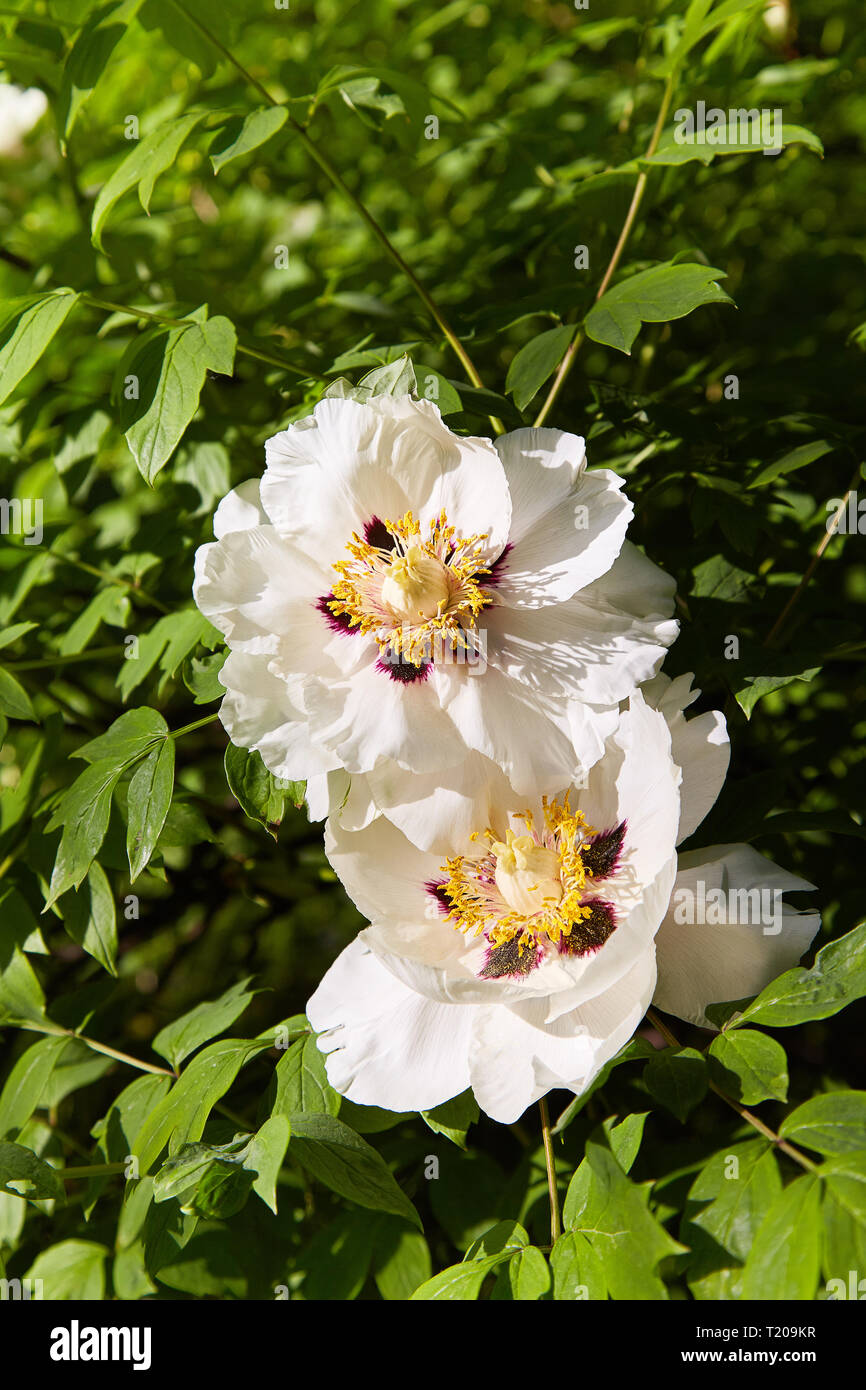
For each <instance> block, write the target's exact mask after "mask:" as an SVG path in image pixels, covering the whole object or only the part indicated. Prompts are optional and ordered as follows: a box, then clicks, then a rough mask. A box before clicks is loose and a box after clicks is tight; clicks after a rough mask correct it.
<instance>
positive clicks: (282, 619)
mask: <svg viewBox="0 0 866 1390" xmlns="http://www.w3.org/2000/svg"><path fill="white" fill-rule="evenodd" d="M327 592H328V582H327V580H326V578H325V576H324V575H323V573H322V571H321V570H320V568H319V567H318V566H317V565H315V564H314V563H313V562H312V561H310V560H309V559H307V558H306V557H304V556H302V555H299V554H298V552H297V551H295V550H293V549H291V548H290V547H289V546H287V545H286V544H285V542H284V541H283V540H282V539H281V538H280V536H279V535H278V534H277V532H276V531H275V530H274V528H273V527H272V526H253V527H250V528H249V529H247V530H244V531H229V532H228V533H227V534H225V535H224V536H223V538H222V540H219V541H215V542H214V544H213V545H203V546H201V547H200V548H199V550H198V551H197V552H196V557H195V583H194V585H193V597H194V598H195V601H196V603H197V604H198V606H199V608H200V609H201V611H202V613H204V615H205V617H206V618H209V619H210V621H211V622H212V623H213V624H214V626H215V627H218V628H219V630H220V632H222V633H223V634H224V635H225V638H226V641H227V642H228V643H229V645H230V646H231V647H233V648H235V649H237V650H242V651H249V652H260V653H269V654H273V653H275V652H276V651H277V649H278V647H279V645H280V639H281V638H284V637H286V636H289V635H290V634H294V632H295V631H296V630H297V626H298V623H299V622H302V621H304V618H305V616H306V615H308V614H309V615H310V616H311V618H312V617H313V616H314V617H315V620H316V623H317V625H318V628H319V630H320V633H321V636H320V641H319V645H320V646H323V645H325V644H326V643H327V642H328V639H329V636H331V637H333V636H338V635H339V636H340V638H341V640H342V641H343V644H344V645H347V644H348V643H349V641H350V640H351V639H350V638H348V637H343V634H334V633H330V632H329V629H328V625H327V621H326V619H325V617H324V616H323V615H322V614H321V613H318V612H317V610H316V609H315V603H316V600H317V599H318V598H319V597H320V596H321V595H322V594H323V593H327Z"/></svg>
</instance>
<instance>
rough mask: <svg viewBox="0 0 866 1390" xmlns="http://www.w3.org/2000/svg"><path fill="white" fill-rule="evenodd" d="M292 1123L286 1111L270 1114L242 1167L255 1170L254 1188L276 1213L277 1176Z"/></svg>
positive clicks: (252, 1142)
mask: <svg viewBox="0 0 866 1390" xmlns="http://www.w3.org/2000/svg"><path fill="white" fill-rule="evenodd" d="M291 1134H292V1127H291V1124H290V1123H289V1120H288V1118H287V1116H285V1115H271V1117H270V1119H269V1120H265V1122H264V1124H263V1125H262V1126H261V1128H260V1129H259V1131H258V1133H257V1134H255V1135H254V1136H253V1138H252V1139H251V1141H250V1145H249V1149H248V1151H247V1155H246V1157H245V1159H244V1167H245V1168H247V1169H249V1170H250V1171H251V1172H253V1173H255V1175H256V1176H255V1179H254V1181H253V1191H254V1192H255V1193H257V1194H258V1196H259V1197H261V1199H262V1201H263V1202H264V1204H265V1206H266V1207H270V1209H271V1211H272V1212H273V1213H274V1215H276V1211H277V1178H278V1177H279V1173H280V1169H281V1168H282V1166H283V1160H284V1158H285V1156H286V1149H287V1148H288V1147H289V1139H290V1138H291Z"/></svg>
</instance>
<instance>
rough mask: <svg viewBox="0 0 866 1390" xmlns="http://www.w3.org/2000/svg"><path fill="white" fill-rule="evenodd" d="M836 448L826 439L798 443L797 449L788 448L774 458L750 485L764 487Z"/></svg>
mask: <svg viewBox="0 0 866 1390" xmlns="http://www.w3.org/2000/svg"><path fill="white" fill-rule="evenodd" d="M834 448H835V445H834V444H828V443H827V440H826V439H813V440H811V441H810V442H809V443H808V444H798V445H797V447H796V449H786V450H785V452H784V454H782V455H781V457H780V458H777V459H774V460H773V462H772V463H768V464H767V465H766V467H765V468H762V469H761V471H760V472H759V473H758V474H757V475H756V476H755V477H754V478H753V479H752V481H751V482H750V483H749V487H750V488H751V487H762V486H763V485H764V483H771V482H773V480H774V479H775V478H781V477H783V476H785V475H787V474H788V473H794V472H796V470H797V469H798V468H805V467H806V466H807V464H810V463H814V462H815V461H816V459H820V458H823V457H824V455H825V454H830V453H832V452H833V449H834Z"/></svg>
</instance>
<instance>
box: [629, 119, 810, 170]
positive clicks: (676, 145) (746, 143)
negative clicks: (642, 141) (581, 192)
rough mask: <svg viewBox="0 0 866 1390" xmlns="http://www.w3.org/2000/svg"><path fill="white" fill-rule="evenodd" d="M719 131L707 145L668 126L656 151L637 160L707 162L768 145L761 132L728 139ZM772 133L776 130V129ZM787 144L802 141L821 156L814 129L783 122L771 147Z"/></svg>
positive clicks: (755, 151)
mask: <svg viewBox="0 0 866 1390" xmlns="http://www.w3.org/2000/svg"><path fill="white" fill-rule="evenodd" d="M743 109H745V108H743ZM709 133H712V132H704V136H705V137H706V135H707V134H709ZM720 133H724V134H725V139H724V140H720V141H718V143H715V144H712V145H709V144H706V143H702V142H701V141H699V139H698V136H697V134H694V135H692V136H691V137H684V138H683V139H682V141H677V140H676V138H675V136H674V130H673V128H671V129H670V130H668V131H666V132H665V134H664V135H663V136H662V138H661V140H660V141H659V148H658V149H657V150H656V152H655V154H653V155H649V156H646V155H645V156H643V157H642V158H641V161H640V162H641V164H645V165H650V166H652V165H657V164H665V165H671V164H688V163H689V161H690V160H699V161H700V163H701V164H710V163H712V161H713V160H714V159H715V158H716V156H717V155H725V154H763V152H764V150H765V149H766V148H767V145H766V144H765V143H764V142H763V140H762V138H761V136H760V133H759V134H758V135H757V137H756V138H755V139H752V138H751V135H749V137H748V138H747V139H745V140H740V139H738V138H737V137H738V135H739V130H737V131H736V132H732V134H733V136H734V138H733V139H731V140H728V139H727V131H723V132H720ZM773 133H774V134H775V131H774V132H773ZM788 145H805V146H806V148H807V149H810V150H812V151H813V152H814V153H815V154H817V155H820V156H822V157H823V154H824V146H823V145H822V143H821V141H820V140H819V139H818V136H817V135H816V134H815V133H814V131H811V130H807V129H806V128H805V126H801V125H783V126H782V128H781V130H780V132H779V143H778V145H775V144H774V145H772V147H771V148H773V149H780V150H783V149H785V148H786V147H787V146H788Z"/></svg>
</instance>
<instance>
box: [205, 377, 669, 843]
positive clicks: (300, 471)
mask: <svg viewBox="0 0 866 1390" xmlns="http://www.w3.org/2000/svg"><path fill="white" fill-rule="evenodd" d="M266 458H267V468H266V471H265V475H264V477H263V479H262V480H261V484H259V483H257V482H255V481H253V482H249V483H245V484H243V485H242V486H241V487H240V488H238V489H236V490H235V491H234V492H232V493H230V494H229V495H228V497H226V498H225V499H224V500H223V502H222V503H221V504H220V506H219V508H218V510H217V514H216V516H215V518H214V532H215V534H216V536H217V541H216V542H215V543H214V544H211V545H206V546H203V547H202V548H201V549H200V550H199V552H198V555H197V557H196V581H195V588H194V593H195V598H196V602H197V603H198V605H199V607H200V608H201V610H202V612H203V613H205V614H206V615H207V617H208V618H210V619H211V621H212V622H213V623H214V624H215V625H216V626H217V627H218V628H219V629H220V630H221V631H222V632H223V633H224V634H225V637H226V640H227V642H228V645H229V647H230V649H231V652H230V655H229V658H228V660H227V661H226V664H225V666H224V667H223V669H222V672H221V677H220V678H221V680H222V682H223V684H224V685H225V686H226V689H227V692H228V693H227V695H226V697H225V699H224V701H223V704H222V709H221V718H222V720H223V723H224V724H225V727H226V729H227V730H228V733H229V736H230V737H231V739H232V741H233V742H235V743H237V744H240V745H241V746H244V747H248V748H256V749H258V751H259V752H260V753H261V755H262V758H263V760H264V762H265V764H266V765H267V766H268V767H269V768H270V769H271V771H272V772H273V773H275V774H276V775H277V776H280V777H285V778H288V779H290V780H293V781H297V780H305V779H307V780H309V781H310V783H311V785H310V800H311V805H312V806H313V807H314V809H315V810H316V811H318V812H319V813H321V814H324V812H325V811H326V810H327V809H328V807H329V806H334V805H339V804H340V803H341V802H342V800H343V798H344V797H345V795H346V794H347V791H349V788H348V784H347V782H346V779H345V777H344V776H338V777H336V778H334V777H331V778H330V779H328V778H327V774H329V773H330V774H334V773H339V772H341V771H345V772H347V773H349V774H351V775H352V776H353V778H354V777H355V776H357V775H359V774H371V777H370V781H369V784H364V785H362V786H361V787H360V788H358V789H356V797H357V801H358V823H359V824H362V823H364V821H365V820H369V818H370V816H371V815H372V814H373V812H374V811H375V810H376V809H377V806H378V805H379V804H380V803H379V801H378V800H377V798H379V797H381V808H382V809H385V810H388V813H389V814H390V813H391V812H390V809H389V807H392V806H393V807H395V808H396V810H395V815H396V816H397V817H398V819H399V816H400V807H401V806H404V805H405V804H407V803H408V804H410V805H411V804H412V803H413V802H414V801H415V800H417V797H418V794H419V793H418V787H417V786H415V785H410V784H411V782H412V778H411V777H410V778H407V777H406V776H405V774H407V773H409V774H412V777H414V776H417V775H421V776H424V775H430V777H431V778H432V779H433V780H434V781H435V782H436V783H437V784H438V783H439V782H440V781H442V780H444V782H446V783H447V782H448V781H449V779H450V780H451V781H456V782H458V783H459V782H460V781H461V779H464V778H465V776H466V771H465V769H466V762H467V759H468V758H469V757H470V755H471V754H473V753H475V754H478V755H481V756H482V757H484V758H487V759H489V760H490V761H491V762H492V763H494V764H496V766H497V767H499V768H502V769H503V770H504V771H505V772H506V773H507V775H508V777H509V778H510V780H511V783H512V784H513V786H514V787H515V789H516V790H517V791H518V792H519V793H520V794H521V795H532V794H537V793H539V792H542V791H547V790H551V789H556V788H557V787H559V786H561V785H562V784H563V782H565V783H567V782H568V781H569V780H570V779H571V778H572V777H577V776H578V775H579V771H580V769H581V768H585V767H588V766H590V765H591V764H592V763H593V762H594V761H595V760H596V759H597V758H598V757H599V756H600V754H601V751H602V748H603V745H604V739H605V737H606V735H607V733H608V732H609V731H610V728H611V727H612V726H613V723H614V722H615V707H616V706H617V704H618V702H619V701H621V700H623V699H625V698H627V697H628V695H629V694H630V693H631V691H632V690H633V689H634V688H635V687H636V686H637V685H638V684H639V683H640V682H641V681H643V680H647V679H649V678H651V677H652V676H653V675H654V674H655V672H656V671H657V670H658V667H659V664H660V662H661V660H662V658H663V656H664V652H665V648H666V647H667V646H668V645H669V644H670V642H672V641H673V639H674V637H675V635H676V630H677V625H676V623H675V622H674V621H672V620H671V619H670V613H671V611H672V606H673V589H674V585H673V581H672V580H671V579H670V578H669V577H668V576H667V575H665V574H664V573H663V572H662V571H661V570H659V569H658V568H657V567H656V566H655V565H653V564H652V563H651V562H650V561H649V560H647V559H645V558H644V556H643V555H641V553H640V552H639V551H638V550H636V549H635V547H634V546H632V545H630V544H628V543H625V544H624V537H625V532H626V528H627V526H628V522H629V520H630V518H631V515H632V506H631V503H630V502H629V501H628V499H627V498H626V497H624V496H623V494H622V491H621V489H622V481H621V479H619V478H618V477H616V475H615V474H613V473H611V472H609V471H608V470H606V469H599V470H596V471H594V472H591V473H590V472H587V471H586V467H585V457H584V446H583V441H582V440H581V439H579V438H578V437H577V436H576V435H570V434H563V433H561V432H560V431H558V430H530V429H523V430H518V431H516V432H515V433H513V434H510V435H507V436H505V437H504V438H502V439H500V440H499V441H498V443H497V445H496V447H494V446H493V444H491V443H490V441H489V440H486V439H475V438H463V437H461V436H458V435H455V434H454V433H452V431H451V430H449V429H448V428H447V427H446V426H445V425H444V424H443V422H442V419H441V416H440V414H439V411H438V410H437V408H436V407H435V406H434V405H433V404H432V403H431V402H429V401H424V400H422V401H416V400H414V399H412V398H411V397H409V396H402V397H394V396H386V395H383V396H377V397H373V398H371V399H370V400H369V401H368V402H366V403H361V402H359V401H356V400H351V399H338V398H330V399H325V400H323V401H321V402H320V403H319V405H318V406H317V407H316V409H315V411H314V413H313V415H311V416H310V417H308V418H307V419H305V420H301V421H300V422H299V423H297V424H294V425H292V426H291V427H290V428H289V429H287V430H285V431H283V432H282V433H281V434H278V435H276V436H274V438H273V439H270V440H269V441H268V443H267V446H266ZM317 778H319V779H320V780H319V781H318V782H317V781H316V779H317ZM411 814H412V813H409V819H410V820H411Z"/></svg>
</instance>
